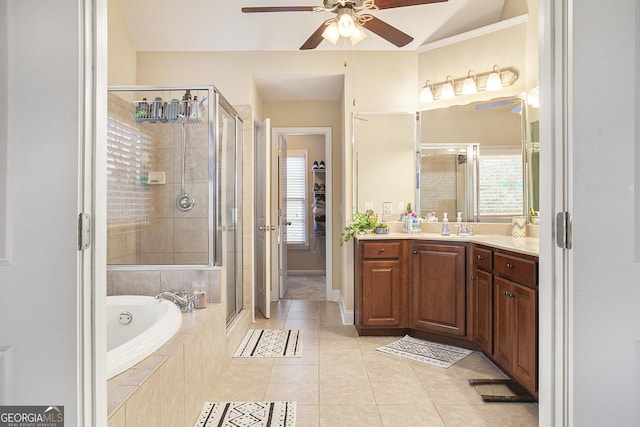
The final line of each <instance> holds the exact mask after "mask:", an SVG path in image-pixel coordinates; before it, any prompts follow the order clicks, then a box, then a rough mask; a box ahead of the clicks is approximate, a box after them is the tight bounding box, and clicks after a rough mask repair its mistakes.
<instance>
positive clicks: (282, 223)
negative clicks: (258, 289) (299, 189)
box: [278, 136, 291, 298]
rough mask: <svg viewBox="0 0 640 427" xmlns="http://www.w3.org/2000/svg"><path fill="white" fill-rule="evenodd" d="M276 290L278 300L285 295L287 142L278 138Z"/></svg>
mask: <svg viewBox="0 0 640 427" xmlns="http://www.w3.org/2000/svg"><path fill="white" fill-rule="evenodd" d="M278 189H279V191H278V289H279V290H280V293H279V296H280V298H283V297H284V294H286V293H287V288H286V285H287V281H286V278H287V226H288V225H290V224H291V222H289V220H287V203H286V201H287V140H286V139H285V138H284V136H280V137H278Z"/></svg>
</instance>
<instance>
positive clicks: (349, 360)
mask: <svg viewBox="0 0 640 427" xmlns="http://www.w3.org/2000/svg"><path fill="white" fill-rule="evenodd" d="M271 313H272V318H271V319H268V320H267V319H259V320H257V322H256V324H255V326H254V327H255V328H264V329H267V328H290V329H295V328H301V329H304V346H303V351H302V354H303V356H302V357H300V358H277V359H276V358H264V359H263V358H260V359H258V360H256V359H252V358H240V359H238V358H236V359H233V361H232V362H231V365H230V366H229V368H228V369H227V371H226V372H225V373H224V375H223V377H222V378H221V381H220V383H219V384H218V386H217V388H216V391H215V393H214V396H211V398H210V399H208V400H219V401H227V400H240V401H251V400H256V401H269V400H294V401H296V402H297V423H296V425H297V426H298V427H315V426H322V427H325V426H327V427H329V426H330V427H340V426H348V427H356V426H357V427H359V426H366V427H373V426H385V427H395V426H402V427H412V426H416V427H443V426H446V427H458V426H461V427H462V426H464V427H467V426H487V427H516V426H517V427H534V426H537V425H538V405H537V404H531V403H529V404H519V403H509V404H504V403H484V402H482V400H481V399H480V396H479V395H478V394H477V392H476V391H474V389H472V388H471V387H470V386H469V385H468V383H467V379H469V378H499V377H501V376H502V374H501V372H500V371H499V370H498V369H497V368H496V367H495V366H494V365H493V364H492V363H491V362H490V361H489V360H488V359H487V358H486V357H485V356H484V355H482V354H481V353H478V352H474V353H472V354H471V355H469V356H467V357H466V358H465V359H463V360H462V361H460V362H458V363H457V364H455V365H453V366H452V367H450V368H448V369H443V368H438V367H435V366H431V365H427V364H423V363H420V362H413V361H411V360H408V359H403V358H400V357H397V356H392V355H389V354H385V353H382V352H379V351H377V350H376V348H377V347H380V346H381V345H384V344H388V343H390V342H392V341H394V340H396V339H397V337H359V336H358V334H357V333H356V330H355V327H354V326H353V325H342V323H341V320H340V311H339V308H338V304H337V303H334V302H327V301H319V300H281V301H279V302H278V303H274V304H273V305H272V307H271Z"/></svg>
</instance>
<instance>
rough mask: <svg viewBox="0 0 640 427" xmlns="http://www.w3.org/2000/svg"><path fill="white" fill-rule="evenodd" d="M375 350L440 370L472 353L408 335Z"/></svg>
mask: <svg viewBox="0 0 640 427" xmlns="http://www.w3.org/2000/svg"><path fill="white" fill-rule="evenodd" d="M377 350H378V351H382V352H384V353H389V354H393V355H396V356H402V357H406V358H407V359H411V360H415V361H417V362H424V363H428V364H430V365H435V366H440V367H441V368H448V367H449V366H451V365H453V364H454V363H456V362H458V361H460V360H462V359H463V358H465V357H467V356H468V355H470V354H471V353H473V352H472V351H471V350H467V349H466V348H460V347H454V346H452V345H445V344H438V343H435V342H430V341H423V340H419V339H417V338H413V337H410V336H409V335H405V336H404V337H403V338H401V339H400V340H398V341H395V342H392V343H391V344H387V345H385V346H382V347H380V348H378V349H377Z"/></svg>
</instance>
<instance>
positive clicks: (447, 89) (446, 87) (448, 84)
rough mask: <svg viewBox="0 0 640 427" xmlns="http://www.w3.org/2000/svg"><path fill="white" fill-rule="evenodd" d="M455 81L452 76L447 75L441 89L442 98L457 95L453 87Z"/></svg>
mask: <svg viewBox="0 0 640 427" xmlns="http://www.w3.org/2000/svg"><path fill="white" fill-rule="evenodd" d="M454 85H455V82H454V80H453V78H452V77H451V76H447V79H446V81H445V83H444V84H443V85H442V90H441V91H440V98H442V99H451V98H455V97H456V91H455V90H454V89H453V86H454Z"/></svg>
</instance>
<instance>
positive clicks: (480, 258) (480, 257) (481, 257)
mask: <svg viewBox="0 0 640 427" xmlns="http://www.w3.org/2000/svg"><path fill="white" fill-rule="evenodd" d="M476 258H478V261H481V260H482V259H484V257H483V256H482V255H477V256H476Z"/></svg>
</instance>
